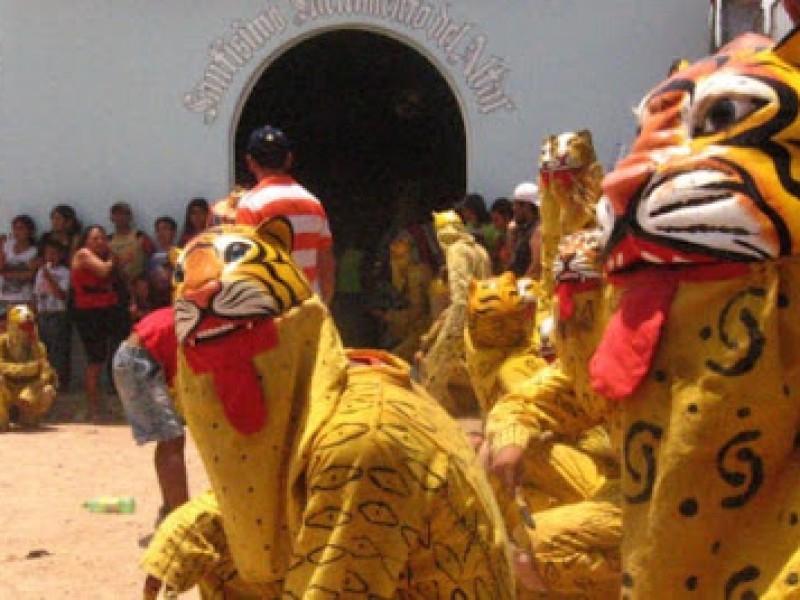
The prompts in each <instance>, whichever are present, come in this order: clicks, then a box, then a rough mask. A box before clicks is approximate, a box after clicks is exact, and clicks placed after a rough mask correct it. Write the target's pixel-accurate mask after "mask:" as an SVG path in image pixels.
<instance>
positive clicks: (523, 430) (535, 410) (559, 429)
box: [486, 361, 597, 451]
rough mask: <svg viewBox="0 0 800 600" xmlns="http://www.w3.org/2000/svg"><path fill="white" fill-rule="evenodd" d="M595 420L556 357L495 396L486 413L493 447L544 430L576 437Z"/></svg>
mask: <svg viewBox="0 0 800 600" xmlns="http://www.w3.org/2000/svg"><path fill="white" fill-rule="evenodd" d="M596 424H597V423H596V422H593V421H592V420H591V419H590V418H589V417H588V415H586V413H585V412H584V411H583V408H582V406H581V405H580V403H579V402H578V401H577V398H576V396H575V384H574V382H573V381H572V380H571V379H570V378H569V377H568V376H567V375H566V374H565V373H564V372H563V371H562V370H561V368H560V363H559V362H558V361H556V362H555V363H553V364H551V365H548V366H547V367H545V368H544V369H542V370H541V371H539V372H538V373H536V375H534V376H533V377H532V378H531V379H529V380H528V381H526V382H525V383H523V384H522V385H520V386H519V387H518V388H517V389H516V390H515V391H513V392H512V393H510V394H507V395H505V396H503V397H502V398H500V400H498V402H497V404H495V406H494V408H493V409H492V410H491V411H490V412H489V415H488V417H487V421H486V434H487V439H488V441H489V443H490V445H491V447H492V449H493V450H495V451H496V450H499V449H500V448H504V447H506V446H510V445H519V446H523V447H525V446H527V445H528V443H529V442H530V441H531V440H532V439H535V438H536V437H538V436H540V435H542V434H543V433H545V432H552V433H555V434H559V435H563V436H566V437H570V438H573V439H576V438H578V437H579V436H580V435H581V434H582V433H583V432H584V431H585V430H586V429H589V428H591V427H593V426H594V425H596Z"/></svg>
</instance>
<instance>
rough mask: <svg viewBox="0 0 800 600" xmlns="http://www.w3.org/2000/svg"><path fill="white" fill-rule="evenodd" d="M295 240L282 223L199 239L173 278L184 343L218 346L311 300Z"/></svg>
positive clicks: (233, 228)
mask: <svg viewBox="0 0 800 600" xmlns="http://www.w3.org/2000/svg"><path fill="white" fill-rule="evenodd" d="M292 236H293V232H292V226H291V224H290V223H289V221H288V220H286V219H282V218H280V219H271V220H269V221H267V222H266V223H263V224H262V225H261V226H260V227H258V228H257V229H255V230H253V229H252V228H250V227H246V226H242V225H225V226H220V227H214V228H211V229H208V230H206V231H205V232H203V233H201V234H199V235H198V236H197V237H196V238H194V239H193V240H192V241H191V242H190V243H189V245H188V246H187V247H186V249H185V250H184V252H183V253H182V254H181V255H180V257H179V258H178V260H177V261H176V265H175V270H174V274H173V279H174V283H175V297H176V300H175V322H176V333H177V336H178V339H179V341H181V342H182V343H184V342H188V343H190V344H197V343H202V342H203V341H209V340H213V339H216V338H219V337H221V336H225V335H227V334H230V333H231V332H233V331H234V330H236V329H239V328H241V327H244V326H250V327H252V325H253V322H254V321H255V320H258V319H264V318H272V317H275V316H277V315H279V314H280V313H282V312H284V311H285V310H287V309H289V308H291V307H292V306H296V305H298V304H300V303H302V302H303V301H304V300H306V299H308V298H310V297H311V295H312V290H311V286H310V285H309V284H308V281H307V280H306V278H305V276H304V275H303V273H302V271H301V270H300V269H298V268H297V266H296V265H295V263H294V262H293V261H292V260H291V250H292Z"/></svg>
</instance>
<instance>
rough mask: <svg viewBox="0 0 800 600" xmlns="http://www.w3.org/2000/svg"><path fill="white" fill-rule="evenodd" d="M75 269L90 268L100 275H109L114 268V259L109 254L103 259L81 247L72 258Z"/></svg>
mask: <svg viewBox="0 0 800 600" xmlns="http://www.w3.org/2000/svg"><path fill="white" fill-rule="evenodd" d="M72 268H73V269H88V270H89V271H91V272H92V273H94V274H95V275H97V276H98V277H108V276H109V275H111V271H112V270H113V269H114V259H113V257H111V256H109V257H108V259H106V260H103V259H102V258H100V257H99V256H97V255H96V254H95V253H94V252H92V251H91V250H89V249H87V248H81V249H80V250H78V251H77V252H76V253H75V256H74V257H73V258H72Z"/></svg>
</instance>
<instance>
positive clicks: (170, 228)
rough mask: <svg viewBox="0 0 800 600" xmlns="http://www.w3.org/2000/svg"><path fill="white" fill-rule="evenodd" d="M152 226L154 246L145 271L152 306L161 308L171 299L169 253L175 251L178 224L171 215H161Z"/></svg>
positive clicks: (170, 263)
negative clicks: (148, 282) (153, 229)
mask: <svg viewBox="0 0 800 600" xmlns="http://www.w3.org/2000/svg"><path fill="white" fill-rule="evenodd" d="M154 228H155V246H156V248H155V252H153V254H151V255H150V258H149V259H148V261H147V267H146V270H145V272H146V273H147V279H148V280H149V281H150V291H151V293H152V303H153V306H154V307H156V308H161V307H162V306H167V305H169V304H170V303H171V301H172V297H171V296H172V262H171V261H170V254H171V253H173V252H176V251H177V247H176V246H175V237H176V236H177V235H178V224H177V223H176V222H175V219H173V218H172V217H168V216H163V217H158V218H157V219H156V221H155V225H154Z"/></svg>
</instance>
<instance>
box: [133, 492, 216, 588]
mask: <svg viewBox="0 0 800 600" xmlns="http://www.w3.org/2000/svg"><path fill="white" fill-rule="evenodd" d="M226 546H227V542H226V540H225V533H224V532H223V530H222V518H221V516H220V514H219V507H218V506H217V503H216V500H215V499H214V493H213V492H210V491H209V492H206V493H205V494H203V495H202V496H200V497H198V498H195V499H193V500H192V501H191V502H190V503H189V504H185V505H184V506H183V507H181V508H180V509H179V510H177V511H175V512H173V513H171V514H170V515H169V516H168V517H167V518H166V519H165V520H164V521H163V522H162V523H161V525H160V526H159V528H158V529H157V530H156V532H155V534H154V536H153V539H152V540H151V542H150V545H149V546H148V548H147V551H146V552H145V554H144V556H143V557H142V560H141V566H142V568H143V569H144V570H145V571H146V572H147V573H148V574H149V575H152V576H153V577H156V578H157V579H160V580H161V581H162V582H164V584H166V585H167V586H169V587H170V588H172V589H174V590H175V591H178V592H185V591H186V590H189V589H191V588H192V587H194V586H195V585H197V584H198V583H199V582H200V581H201V580H202V579H203V578H204V577H205V576H207V575H208V574H209V573H210V572H211V571H212V569H213V567H214V565H215V563H217V562H218V561H219V559H220V556H221V552H220V550H221V549H223V548H225V547H226Z"/></svg>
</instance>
